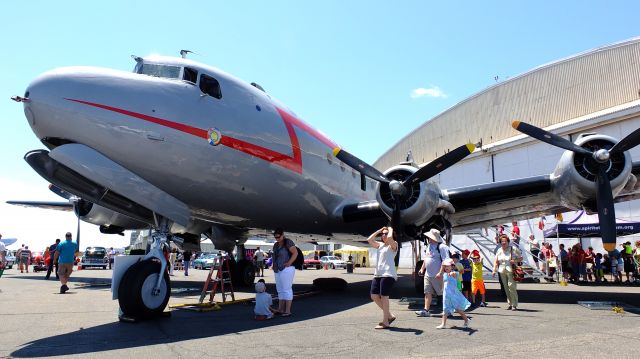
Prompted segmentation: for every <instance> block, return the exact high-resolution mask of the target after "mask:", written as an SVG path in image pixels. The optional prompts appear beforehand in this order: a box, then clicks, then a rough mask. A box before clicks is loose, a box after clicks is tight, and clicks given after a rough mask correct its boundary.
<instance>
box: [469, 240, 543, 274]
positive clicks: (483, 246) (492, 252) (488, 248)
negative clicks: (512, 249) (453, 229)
mask: <svg viewBox="0 0 640 359" xmlns="http://www.w3.org/2000/svg"><path fill="white" fill-rule="evenodd" d="M492 230H493V229H492ZM488 232H489V230H487V235H488ZM505 234H508V231H507V230H506V229H505ZM466 235H467V238H469V239H471V240H472V241H473V242H474V243H475V244H476V246H477V247H478V250H479V251H480V253H482V256H483V257H484V258H486V259H487V261H489V263H490V264H491V265H493V263H494V261H495V257H496V252H497V251H498V248H499V245H498V244H497V243H496V242H495V241H494V240H492V239H490V238H489V237H488V236H487V235H484V234H483V233H482V232H469V233H466ZM520 243H524V244H528V243H529V241H528V240H525V239H524V238H520ZM518 249H520V251H521V252H522V253H523V255H522V260H523V264H522V270H523V271H524V277H525V278H528V279H531V280H533V281H536V282H539V281H540V279H541V278H547V277H548V275H547V274H546V273H545V272H543V271H541V270H540V269H539V268H538V267H537V266H536V265H535V262H534V265H533V266H532V265H531V261H530V260H529V258H533V254H532V253H531V252H530V251H529V250H528V249H526V248H522V246H518ZM485 268H487V266H486V265H485ZM487 269H489V270H493V268H487Z"/></svg>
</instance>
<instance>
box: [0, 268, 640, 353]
mask: <svg viewBox="0 0 640 359" xmlns="http://www.w3.org/2000/svg"><path fill="white" fill-rule="evenodd" d="M372 272H373V271H372V269H371V268H356V271H355V273H353V274H348V273H346V272H345V270H313V269H312V270H305V271H297V273H296V279H295V283H296V284H295V285H294V291H297V292H304V291H309V290H311V289H312V282H313V280H314V279H315V278H320V277H339V278H343V279H345V280H347V281H348V282H349V285H348V287H347V289H346V290H345V291H343V292H321V293H317V294H314V295H308V296H305V297H304V298H301V299H297V300H294V303H293V308H292V312H293V315H292V316H291V317H288V318H281V317H277V318H274V319H272V320H266V321H255V320H254V319H253V315H252V310H253V308H252V306H251V305H250V304H246V303H245V304H233V305H228V306H224V307H223V308H222V309H221V310H219V311H210V312H195V311H190V310H175V309H174V310H171V315H170V316H168V317H166V318H160V319H156V320H150V321H142V322H137V323H124V322H120V321H119V320H118V318H117V314H118V304H117V301H113V300H111V293H110V287H109V285H110V276H111V271H110V270H82V271H76V272H74V273H73V275H72V279H71V282H70V284H69V287H70V291H69V292H67V293H66V294H59V293H58V292H59V287H60V284H59V282H56V281H55V280H53V279H50V280H48V281H47V280H44V273H42V272H40V273H28V274H27V273H24V274H21V273H20V272H19V271H18V270H16V269H15V267H14V269H9V270H6V271H5V273H4V275H3V276H2V278H0V357H3V358H4V357H16V358H23V357H26V358H35V357H38V358H41V357H53V356H70V357H79V358H80V357H82V358H87V357H91V358H118V359H124V358H194V357H206V356H212V357H240V358H244V357H261V358H280V359H281V358H302V357H305V358H334V357H347V358H429V357H443V356H448V357H461V358H462V357H464V358H470V357H473V358H476V357H477V358H480V357H482V358H486V357H521V358H528V357H531V358H533V357H535V358H549V357H562V358H577V357H585V356H589V357H606V358H631V357H634V358H637V357H638V355H639V354H638V353H640V316H639V315H638V314H634V313H633V309H632V308H629V310H630V311H623V312H621V313H616V312H615V311H613V310H611V309H605V310H590V309H587V308H585V307H583V306H580V305H578V304H576V303H577V301H603V300H606V301H616V302H624V303H627V304H628V305H630V306H637V307H640V296H639V294H640V287H632V286H599V287H597V286H588V285H583V286H577V285H569V286H566V287H563V286H560V285H558V284H520V285H519V287H518V292H519V297H520V306H519V307H520V310H519V311H516V312H513V311H507V310H505V308H506V304H505V302H504V300H503V299H501V298H500V296H499V290H498V285H497V283H495V282H489V283H487V287H488V296H487V299H488V302H489V307H487V308H477V309H475V310H472V311H471V312H470V313H469V316H470V317H471V318H472V320H471V329H464V328H462V320H461V319H460V318H459V317H458V316H454V318H451V319H449V321H448V324H449V328H448V329H443V330H438V329H436V326H437V325H438V324H440V317H439V316H437V317H431V318H419V317H416V316H415V314H414V313H413V311H414V310H416V309H419V308H420V306H421V304H422V303H421V302H419V301H415V299H412V300H411V301H410V304H408V303H407V302H406V301H401V300H400V299H401V298H403V297H413V298H415V297H416V294H415V292H414V290H413V282H412V280H413V279H412V278H411V276H410V274H409V272H408V271H402V270H401V273H402V275H401V278H400V279H399V281H398V283H397V285H396V287H395V288H394V292H393V295H392V297H391V298H392V300H391V310H392V312H393V313H394V314H395V315H396V316H397V318H398V319H397V320H396V321H395V322H394V323H393V326H392V328H391V329H388V330H374V329H373V327H374V326H375V325H376V324H377V323H378V322H379V321H380V320H381V312H380V310H379V309H378V308H377V307H376V306H375V304H373V303H372V302H371V300H370V298H369V294H368V293H369V285H370V280H371V277H372ZM206 273H207V271H204V270H191V273H190V276H188V277H185V276H184V274H183V273H182V272H175V275H174V276H173V277H171V279H172V287H173V292H174V295H173V296H172V298H171V301H170V304H182V303H195V302H197V299H198V297H199V294H200V293H199V291H200V290H201V289H202V285H203V282H204V280H205V278H206ZM265 280H266V282H267V284H268V286H267V288H268V291H270V292H271V293H273V292H274V291H275V286H274V284H273V283H274V280H273V274H272V272H270V271H268V272H266V276H265ZM236 295H237V298H251V297H252V296H253V293H252V292H250V291H236ZM218 299H219V297H218Z"/></svg>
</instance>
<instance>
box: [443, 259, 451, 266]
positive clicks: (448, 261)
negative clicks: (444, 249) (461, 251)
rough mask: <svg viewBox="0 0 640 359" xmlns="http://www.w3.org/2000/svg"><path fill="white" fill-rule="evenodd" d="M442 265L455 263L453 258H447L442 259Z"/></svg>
mask: <svg viewBox="0 0 640 359" xmlns="http://www.w3.org/2000/svg"><path fill="white" fill-rule="evenodd" d="M442 265H443V266H452V265H453V259H451V258H447V259H445V260H443V261H442Z"/></svg>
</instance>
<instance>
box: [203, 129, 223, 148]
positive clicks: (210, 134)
mask: <svg viewBox="0 0 640 359" xmlns="http://www.w3.org/2000/svg"><path fill="white" fill-rule="evenodd" d="M221 140H222V133H220V130H218V129H217V128H215V127H213V128H210V129H209V130H208V131H207V141H209V144H210V145H212V146H217V145H218V144H219V143H220V141H221Z"/></svg>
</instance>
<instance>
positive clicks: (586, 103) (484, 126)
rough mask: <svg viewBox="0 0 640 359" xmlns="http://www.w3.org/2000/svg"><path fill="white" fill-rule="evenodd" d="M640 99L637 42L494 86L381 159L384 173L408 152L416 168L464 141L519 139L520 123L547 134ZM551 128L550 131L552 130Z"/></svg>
mask: <svg viewBox="0 0 640 359" xmlns="http://www.w3.org/2000/svg"><path fill="white" fill-rule="evenodd" d="M638 99H640V37H638V38H633V39H630V40H626V41H623V42H619V43H614V44H610V45H607V46H604V47H601V48H597V49H594V50H589V51H587V52H583V53H580V54H577V55H574V56H571V57H568V58H565V59H561V60H558V61H555V62H552V63H549V64H545V65H542V66H539V67H537V68H534V69H532V70H530V71H528V72H526V73H524V74H521V75H519V76H516V77H514V78H511V79H509V80H506V81H503V82H500V83H497V84H496V85H493V86H491V87H489V88H487V89H486V90H484V91H481V92H479V93H477V94H475V95H473V96H471V97H469V98H467V99H465V100H463V101H461V102H460V103H458V104H456V105H455V106H453V107H451V108H449V109H448V110H446V111H444V112H442V113H441V114H439V115H437V116H436V117H434V118H432V119H430V120H428V121H427V122H425V123H424V124H423V125H421V126H420V127H418V128H417V129H415V130H414V131H412V132H411V133H409V134H408V135H407V136H405V137H404V138H403V139H401V140H400V141H399V142H398V143H397V144H396V145H394V146H393V147H392V148H391V149H389V150H388V151H387V152H386V153H385V154H383V155H382V156H381V157H380V158H379V159H378V160H377V161H376V162H375V163H374V166H375V167H377V168H378V169H381V170H384V169H387V168H389V167H391V166H393V165H395V164H397V163H398V162H401V161H404V160H405V157H406V155H407V152H409V151H411V152H412V154H413V158H414V159H415V161H416V162H418V163H425V162H429V161H432V160H433V159H435V158H437V157H438V156H441V155H442V154H443V153H444V152H445V151H448V150H451V149H454V148H456V147H458V146H460V145H463V144H464V142H465V141H469V142H471V143H479V142H481V143H482V144H483V145H487V144H491V143H495V142H498V141H504V140H505V139H508V138H510V137H513V136H517V135H519V134H520V133H519V132H517V131H516V130H514V129H513V128H512V127H511V122H512V121H513V120H521V121H525V122H528V123H531V124H533V125H535V126H538V127H542V128H547V127H550V126H554V125H556V126H557V125H558V124H561V123H563V122H565V121H570V120H572V119H577V118H580V117H585V116H587V115H589V114H593V113H595V112H599V111H605V110H607V109H610V108H613V107H616V106H621V105H624V104H627V103H630V102H633V101H636V100H638ZM556 126H554V127H556Z"/></svg>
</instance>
